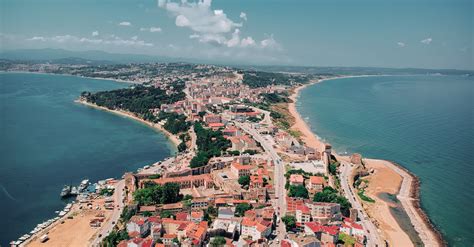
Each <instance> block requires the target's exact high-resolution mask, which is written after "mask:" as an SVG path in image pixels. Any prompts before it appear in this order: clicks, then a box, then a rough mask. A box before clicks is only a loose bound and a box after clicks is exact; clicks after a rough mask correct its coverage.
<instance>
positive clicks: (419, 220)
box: [2, 62, 444, 246]
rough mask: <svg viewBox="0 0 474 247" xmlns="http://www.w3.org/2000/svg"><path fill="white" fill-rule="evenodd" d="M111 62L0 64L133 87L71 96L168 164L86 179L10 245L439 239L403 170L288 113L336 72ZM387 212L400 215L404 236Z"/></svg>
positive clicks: (427, 242) (407, 242)
mask: <svg viewBox="0 0 474 247" xmlns="http://www.w3.org/2000/svg"><path fill="white" fill-rule="evenodd" d="M117 66H118V65H110V66H93V65H64V64H31V63H28V64H25V63H21V62H7V63H3V64H2V69H3V70H5V71H29V72H41V73H60V74H71V75H76V76H84V77H93V78H106V79H112V80H123V81H131V82H134V83H133V84H130V86H129V87H127V88H123V89H117V90H112V91H104V92H83V93H82V94H81V95H78V99H77V101H76V102H78V103H80V104H85V105H87V106H90V107H93V108H97V109H100V110H105V111H109V112H113V113H116V114H120V115H123V116H126V117H130V118H133V119H135V120H137V121H140V122H142V123H145V124H147V125H149V126H150V127H153V128H157V129H158V130H160V131H163V132H165V133H166V134H167V136H168V137H169V139H170V140H171V141H172V142H173V143H174V144H175V145H176V146H177V148H178V153H177V154H176V155H175V156H174V157H170V158H169V159H166V160H164V161H157V162H156V163H154V164H150V165H147V166H146V167H144V168H142V169H139V170H138V171H133V172H129V173H126V174H124V176H123V177H122V178H116V179H110V180H104V181H100V183H99V184H101V185H102V186H101V187H100V189H97V190H95V191H87V192H86V193H82V194H80V195H79V196H78V198H77V199H76V200H75V202H74V203H73V204H71V205H70V206H68V209H67V212H65V213H64V214H62V215H60V216H58V217H57V218H55V219H54V220H52V221H51V222H50V223H49V224H47V226H45V227H41V228H38V230H36V229H35V232H34V233H33V234H28V236H23V237H22V238H20V239H19V240H16V241H12V243H11V244H12V246H42V245H43V242H47V245H48V246H179V245H182V246H204V245H207V244H210V245H212V246H222V245H234V246H280V245H281V246H293V244H295V243H296V244H298V245H296V246H335V245H337V244H344V245H346V246H364V245H366V246H385V245H389V246H415V245H424V246H443V245H444V242H443V240H442V238H441V235H440V234H439V233H438V232H437V231H436V229H435V228H434V227H433V226H432V225H431V223H430V221H429V219H428V218H427V216H426V214H425V213H424V212H423V211H422V209H421V207H420V205H419V190H418V179H417V177H416V176H414V175H413V174H411V173H410V172H409V171H407V170H406V169H404V168H403V167H401V166H398V165H397V164H395V163H393V162H390V161H384V160H375V159H368V158H363V157H362V156H361V155H360V154H351V155H340V154H337V153H335V152H334V151H333V150H332V147H331V145H330V144H329V143H325V142H323V141H321V139H320V138H319V137H318V136H316V135H315V134H314V133H313V132H312V130H311V129H310V128H309V126H308V125H307V124H306V123H305V121H304V120H303V118H302V117H301V116H300V114H299V113H298V111H297V109H296V103H297V100H298V94H299V92H300V90H302V89H303V88H304V87H306V86H308V85H310V84H312V83H319V82H322V81H326V82H325V83H330V81H329V80H330V79H333V78H339V77H341V75H338V74H314V73H283V72H265V71H258V70H246V69H236V68H231V67H225V66H214V65H203V64H199V65H196V64H186V63H171V64H129V65H120V69H119V70H118V69H117V68H118V67H117ZM382 158H383V157H382ZM124 162H126V161H124ZM59 190H60V188H58V191H59ZM381 194H383V195H389V196H392V199H393V200H392V201H387V200H383V199H382V198H381V196H380V195H381ZM390 207H399V209H400V210H402V211H403V212H405V213H406V215H407V216H408V217H409V219H410V222H411V224H412V225H413V229H414V230H413V231H415V232H416V235H417V236H418V238H416V239H415V240H414V239H413V237H410V236H409V233H407V232H406V229H404V228H403V227H401V226H400V222H399V220H398V219H397V218H396V217H397V216H396V215H393V214H392V213H391V212H390ZM417 241H419V242H417Z"/></svg>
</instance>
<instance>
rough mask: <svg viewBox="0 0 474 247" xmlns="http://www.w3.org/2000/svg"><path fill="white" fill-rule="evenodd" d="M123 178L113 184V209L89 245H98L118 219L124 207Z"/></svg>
mask: <svg viewBox="0 0 474 247" xmlns="http://www.w3.org/2000/svg"><path fill="white" fill-rule="evenodd" d="M124 189H125V180H123V179H122V180H119V181H118V182H117V184H116V185H115V191H114V195H113V196H114V211H113V212H112V215H111V216H110V218H109V220H107V221H106V222H104V225H102V228H101V229H100V230H99V232H98V233H97V237H96V238H95V239H94V240H93V241H92V243H91V246H99V245H100V242H101V241H102V239H104V238H105V237H106V236H107V235H109V233H110V232H111V231H112V229H113V228H114V226H115V224H117V222H118V220H119V219H120V215H121V214H122V210H123V208H124V203H123V200H124V195H125V191H124Z"/></svg>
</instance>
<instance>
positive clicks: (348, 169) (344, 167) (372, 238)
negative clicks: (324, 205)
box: [340, 162, 385, 246]
mask: <svg viewBox="0 0 474 247" xmlns="http://www.w3.org/2000/svg"><path fill="white" fill-rule="evenodd" d="M352 169H353V167H352V164H349V163H346V162H342V163H341V173H340V178H341V187H342V189H343V191H344V194H345V197H346V198H347V199H349V202H350V203H351V204H352V207H353V208H355V209H357V211H358V215H359V218H360V219H361V221H360V222H361V224H362V226H363V227H364V229H365V230H366V235H367V246H385V245H384V243H383V242H382V240H381V239H380V236H379V232H378V229H377V227H376V226H375V225H374V223H372V221H370V219H369V217H367V214H366V213H365V211H364V208H362V205H361V204H360V202H359V201H358V200H357V199H355V198H356V195H355V194H354V191H353V190H352V189H351V187H350V186H349V177H350V175H351V173H352Z"/></svg>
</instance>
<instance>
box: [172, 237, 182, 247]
mask: <svg viewBox="0 0 474 247" xmlns="http://www.w3.org/2000/svg"><path fill="white" fill-rule="evenodd" d="M173 243H174V244H176V245H177V246H181V243H180V242H179V239H178V238H173Z"/></svg>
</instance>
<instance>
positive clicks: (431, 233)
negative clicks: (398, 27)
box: [288, 75, 447, 246]
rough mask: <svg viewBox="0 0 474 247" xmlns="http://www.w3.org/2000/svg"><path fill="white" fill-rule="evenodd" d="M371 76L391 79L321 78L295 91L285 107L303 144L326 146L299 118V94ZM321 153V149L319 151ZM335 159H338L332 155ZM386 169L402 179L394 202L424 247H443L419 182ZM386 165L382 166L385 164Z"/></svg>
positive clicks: (404, 173)
mask: <svg viewBox="0 0 474 247" xmlns="http://www.w3.org/2000/svg"><path fill="white" fill-rule="evenodd" d="M372 76H390V75H358V76H338V77H330V78H324V79H320V80H316V81H313V82H310V83H308V84H304V85H300V86H297V87H296V88H294V91H293V93H292V94H291V95H290V99H291V100H292V102H290V103H288V109H289V111H290V114H291V115H292V116H293V117H294V118H295V124H294V125H293V126H292V127H291V128H292V129H296V130H298V131H300V132H301V133H302V140H303V142H305V144H306V145H308V146H311V145H313V146H316V147H318V146H319V147H322V145H324V144H325V142H324V141H323V139H322V138H321V137H320V136H318V135H317V134H316V133H315V132H313V131H312V130H311V128H310V127H309V125H308V123H306V121H305V120H304V118H303V117H302V116H301V114H300V113H299V112H298V110H297V109H296V103H297V100H298V97H299V94H300V92H301V90H303V89H305V88H306V87H308V86H311V85H313V84H317V83H322V82H324V81H329V80H335V79H344V78H354V77H372ZM320 150H321V149H320ZM335 156H336V157H341V156H343V155H339V154H337V153H335ZM384 161H386V162H387V164H386V165H385V166H386V167H388V168H389V169H391V170H393V171H394V172H396V173H397V174H399V175H400V176H401V177H402V184H401V186H400V188H399V190H398V193H397V198H398V199H399V200H400V202H401V204H402V206H403V209H404V210H405V211H406V213H407V214H408V216H409V218H410V222H411V224H412V225H413V226H414V227H415V229H416V231H417V233H418V235H419V236H420V238H421V239H422V241H423V243H424V245H425V246H446V245H447V243H446V241H445V240H444V238H443V236H442V235H441V233H440V232H439V230H438V229H437V228H436V226H435V225H434V224H433V223H432V222H431V220H430V218H429V217H428V215H427V214H426V212H425V211H424V210H423V208H422V207H421V203H420V181H419V178H418V177H417V176H416V175H414V174H413V173H411V172H410V171H408V170H407V169H406V168H404V167H402V166H401V165H399V164H397V163H395V162H392V161H387V160H384ZM384 163H385V162H384Z"/></svg>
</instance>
